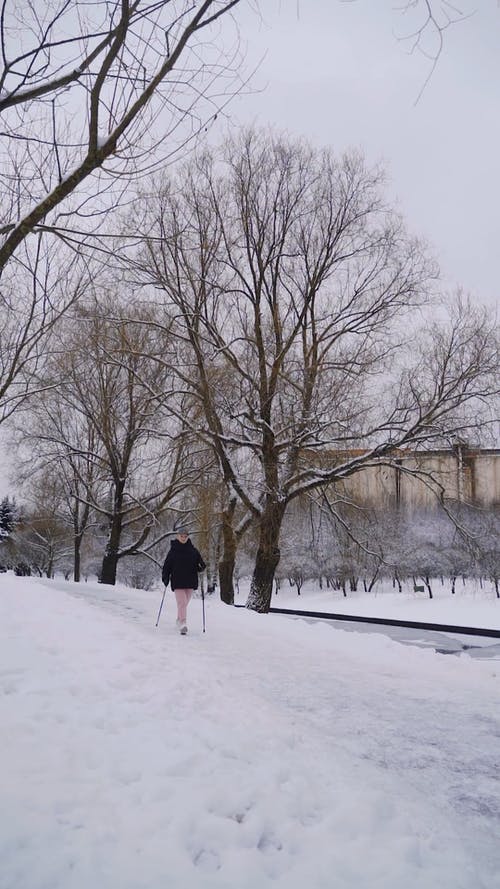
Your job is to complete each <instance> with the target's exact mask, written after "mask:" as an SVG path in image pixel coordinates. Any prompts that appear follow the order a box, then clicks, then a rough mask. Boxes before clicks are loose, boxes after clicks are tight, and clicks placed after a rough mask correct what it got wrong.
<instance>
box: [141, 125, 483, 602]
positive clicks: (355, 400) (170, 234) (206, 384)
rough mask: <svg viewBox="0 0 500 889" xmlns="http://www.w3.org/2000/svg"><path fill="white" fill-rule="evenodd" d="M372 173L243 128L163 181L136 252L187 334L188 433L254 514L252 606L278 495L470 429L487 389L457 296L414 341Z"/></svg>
mask: <svg viewBox="0 0 500 889" xmlns="http://www.w3.org/2000/svg"><path fill="white" fill-rule="evenodd" d="M380 185H381V176H380V173H379V171H375V172H373V171H369V170H367V169H366V168H365V166H364V164H363V161H362V159H361V158H360V157H359V156H357V155H352V154H351V155H347V156H345V157H343V158H341V159H340V160H336V159H335V158H333V157H332V156H331V155H330V154H329V153H327V152H324V153H320V152H315V151H313V150H312V149H311V148H309V147H308V146H307V145H306V144H304V143H296V142H295V143H294V142H290V141H287V140H286V139H283V138H280V137H277V136H272V135H265V134H262V133H256V132H249V133H247V134H245V135H243V136H242V137H241V138H239V139H236V140H230V141H229V142H228V143H227V144H226V146H225V148H224V153H223V155H222V156H221V155H219V156H218V157H217V158H215V157H214V156H210V155H208V154H206V153H205V155H204V156H202V157H201V158H198V159H197V160H196V161H194V162H193V163H191V164H190V165H189V166H188V168H186V169H185V170H183V172H182V176H181V177H179V180H178V181H177V182H176V183H175V185H174V184H172V185H171V186H169V187H167V188H166V189H165V191H164V193H163V194H162V195H161V196H160V199H159V203H158V207H157V211H156V212H157V219H156V227H155V229H154V235H155V238H153V237H151V236H150V237H149V239H146V249H145V251H144V253H143V254H142V256H141V257H139V259H137V261H136V264H137V267H138V269H139V270H140V273H141V275H142V276H143V279H144V280H149V281H152V282H154V284H155V285H156V286H157V287H160V288H162V289H163V291H164V293H165V306H166V310H167V312H168V315H169V318H173V322H172V323H173V327H172V329H173V330H174V331H176V332H177V334H178V336H179V342H181V343H182V349H181V350H180V352H179V359H178V362H177V368H176V370H177V373H178V375H179V378H180V379H181V380H182V383H183V385H184V386H186V387H190V388H191V390H192V391H193V392H194V393H195V394H196V397H197V399H198V401H199V403H200V405H202V407H203V413H204V423H203V428H201V426H200V424H196V423H193V431H197V432H203V433H204V434H205V436H206V437H207V438H209V439H210V441H211V442H212V445H213V447H214V448H215V450H216V453H217V455H218V459H219V462H220V465H221V468H222V471H223V474H224V477H225V478H226V479H227V480H228V482H229V483H230V485H231V488H232V490H233V491H234V492H235V493H236V494H237V496H238V497H239V499H240V501H241V503H242V504H243V505H244V506H245V508H246V509H247V510H248V512H249V513H250V514H251V515H252V516H253V517H254V521H255V523H256V527H257V529H258V550H257V557H256V563H255V569H254V574H253V580H252V587H251V592H250V597H249V601H248V604H249V606H250V607H252V608H255V609H257V610H262V611H265V610H267V609H268V607H269V603H270V597H271V591H272V581H273V576H274V572H275V569H276V566H277V564H278V561H279V556H280V551H279V534H280V528H281V524H282V521H283V516H284V514H285V510H286V508H287V505H288V503H290V502H291V501H292V500H293V499H295V498H296V497H298V496H299V495H300V494H302V493H306V492H308V491H312V490H314V489H316V488H320V487H322V486H324V485H326V484H329V483H331V482H333V481H334V480H336V479H342V478H345V477H347V476H349V475H351V474H353V473H355V472H357V471H358V470H360V469H361V468H362V467H364V466H370V465H374V464H377V463H379V462H380V461H381V460H382V459H383V460H385V461H387V462H388V463H391V461H392V459H393V452H394V449H395V448H397V447H400V446H407V445H408V444H410V443H418V444H419V445H420V446H424V445H426V444H427V445H430V444H432V443H436V442H438V441H443V438H444V437H445V436H446V435H448V434H451V433H452V432H456V431H457V429H460V430H464V429H467V428H471V427H472V426H474V425H476V424H477V422H478V414H477V410H478V402H479V399H481V398H485V399H487V398H488V396H489V395H490V394H491V391H492V386H493V383H492V379H493V377H494V373H495V368H496V367H497V361H498V346H497V343H496V340H495V338H494V335H493V333H492V330H491V328H490V325H489V322H488V319H487V318H486V317H483V315H482V314H481V312H479V311H477V312H474V311H473V310H472V308H471V307H470V306H469V305H467V304H464V303H461V304H460V303H459V304H458V306H457V308H456V311H455V314H454V315H453V317H452V318H451V320H450V322H449V323H448V322H446V323H443V324H438V323H437V321H436V322H435V323H434V324H433V325H429V324H428V322H427V324H426V325H425V324H424V326H426V327H427V332H425V331H424V332H423V333H422V335H421V339H420V340H419V346H418V347H416V337H417V331H416V319H417V317H418V307H422V306H424V305H425V303H426V302H428V300H429V279H430V277H431V276H432V275H433V274H434V269H433V267H432V264H430V263H429V261H428V260H427V259H426V256H425V253H424V251H423V250H422V248H421V246H420V245H419V244H418V243H417V242H415V241H414V240H412V239H411V238H409V237H408V236H407V234H406V233H405V230H404V227H403V225H402V222H401V220H400V219H399V218H398V217H397V216H395V214H394V213H391V212H390V211H389V210H388V209H387V208H386V207H385V206H384V203H383V200H382V198H381V193H380ZM157 239H159V240H157ZM410 321H411V324H410ZM405 325H406V327H405ZM429 327H431V329H430V330H429ZM221 381H223V382H222V383H221ZM195 427H196V429H195ZM335 452H337V453H338V454H339V457H338V459H336V458H335V456H334V455H335ZM322 454H324V460H323V461H322V459H321V455H322Z"/></svg>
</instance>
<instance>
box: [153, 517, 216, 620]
mask: <svg viewBox="0 0 500 889" xmlns="http://www.w3.org/2000/svg"><path fill="white" fill-rule="evenodd" d="M204 568H206V565H205V562H204V561H203V559H202V557H201V555H200V553H199V552H198V550H197V549H196V547H195V546H193V544H192V543H191V540H190V539H189V532H188V529H187V528H186V527H185V526H184V525H181V526H180V527H179V528H177V530H176V538H175V540H172V541H171V542H170V549H169V551H168V554H167V558H166V559H165V561H164V563H163V570H162V573H161V578H162V580H163V583H164V584H165V586H168V583H169V581H170V586H171V587H172V589H173V591H174V594H175V599H176V602H177V622H176V626H177V628H178V629H179V630H180V632H181V635H182V636H185V635H186V633H187V607H188V605H189V601H190V599H191V596H192V595H193V592H194V591H195V590H196V589H198V571H203V570H204Z"/></svg>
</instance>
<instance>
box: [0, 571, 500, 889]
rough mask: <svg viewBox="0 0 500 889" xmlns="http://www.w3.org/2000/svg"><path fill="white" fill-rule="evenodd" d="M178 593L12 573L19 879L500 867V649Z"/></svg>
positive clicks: (360, 885)
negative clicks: (405, 638)
mask: <svg viewBox="0 0 500 889" xmlns="http://www.w3.org/2000/svg"><path fill="white" fill-rule="evenodd" d="M282 598H283V601H284V600H285V598H288V599H289V602H292V601H293V602H294V603H295V602H296V599H297V597H296V596H295V597H292V598H290V597H288V596H287V597H285V596H283V597H282ZM302 598H303V599H304V602H303V604H304V605H305V606H306V607H311V601H312V598H314V595H313V593H312V592H311V593H310V595H309V594H308V596H307V597H306V596H304V597H301V599H302ZM316 598H317V599H318V598H322V597H318V595H316ZM378 598H382V597H378ZM462 599H463V601H464V603H465V597H462ZM388 601H389V600H387V602H388ZM456 601H458V600H456ZM353 602H354V600H348V601H347V602H345V603H344V607H345V610H347V611H348V610H349V608H352V607H353ZM422 602H423V604H424V605H425V607H426V608H427V602H426V601H425V600H422ZM431 604H432V603H431ZM435 604H438V603H437V602H436V603H435ZM453 604H454V605H455V604H456V602H454V603H453ZM469 604H470V603H469ZM158 605H159V597H158V593H146V592H143V591H138V590H127V589H126V588H123V587H116V588H110V587H102V586H101V587H99V586H98V585H97V584H81V585H74V584H70V583H65V582H63V581H54V582H51V581H45V582H44V581H41V580H35V579H33V578H26V579H24V578H15V577H13V576H12V575H2V576H0V628H1V629H0V646H1V647H0V651H1V654H0V693H1V697H2V707H1V712H2V723H1V735H0V765H1V775H2V777H1V783H2V794H1V810H0V887H1V889H94V887H95V889H274V887H279V889H285V887H286V889H304V887H308V889H498V887H499V886H500V876H499V874H500V773H499V768H498V751H499V749H500V713H499V702H500V694H499V692H500V681H499V676H498V675H497V670H498V663H497V662H494V661H493V662H492V661H474V660H472V659H471V658H469V657H468V656H467V655H462V656H460V657H445V656H442V655H438V654H435V653H434V652H431V651H424V650H421V649H418V648H411V647H403V646H401V645H399V644H398V643H396V642H393V641H391V640H390V639H387V638H384V637H383V636H381V635H377V634H373V635H366V634H358V633H348V632H343V631H341V630H337V629H333V628H332V627H330V626H327V625H326V624H324V623H318V624H315V625H311V624H310V623H307V622H306V621H303V620H290V619H289V618H284V617H281V616H279V615H257V614H254V613H251V612H248V611H247V610H245V609H231V608H227V607H225V606H223V605H221V604H220V603H219V602H218V601H216V600H213V599H212V600H211V601H209V602H207V615H206V616H207V632H206V633H205V634H203V633H202V632H201V603H200V602H199V601H194V602H193V603H192V605H191V611H190V621H189V623H190V633H189V635H188V636H187V637H181V636H179V635H178V634H177V633H176V632H175V630H174V626H173V624H174V618H175V614H174V608H173V601H172V595H171V594H169V595H168V596H167V599H166V605H165V608H164V612H163V616H162V620H161V622H160V626H159V627H158V629H155V627H154V623H155V620H156V614H157V609H158ZM339 605H340V600H339V599H338V598H337V599H336V600H335V609H333V608H331V603H329V605H328V609H327V610H339ZM480 605H481V607H482V606H483V605H484V607H485V608H486V606H488V608H489V606H490V605H491V607H492V608H496V609H497V613H498V603H495V602H494V601H493V600H492V599H491V601H490V599H488V598H487V597H485V598H484V601H483V602H482V603H480ZM441 606H442V607H443V609H444V605H442V603H441ZM450 607H451V606H450ZM315 609H316V605H315ZM317 610H319V609H317ZM444 610H445V609H444ZM405 613H407V612H405ZM491 614H493V611H492V612H491ZM420 619H426V618H423V617H422V618H420ZM446 620H447V621H448V622H449V621H450V614H449V613H448V614H447V617H446ZM466 620H467V622H469V620H470V618H469V617H467V618H466ZM454 622H457V621H456V620H454ZM495 626H498V622H497V623H496V624H495Z"/></svg>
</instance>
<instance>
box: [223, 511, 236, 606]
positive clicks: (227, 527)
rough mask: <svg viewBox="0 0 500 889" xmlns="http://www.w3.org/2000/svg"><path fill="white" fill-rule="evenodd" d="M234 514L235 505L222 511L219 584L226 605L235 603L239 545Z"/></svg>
mask: <svg viewBox="0 0 500 889" xmlns="http://www.w3.org/2000/svg"><path fill="white" fill-rule="evenodd" d="M233 516H234V506H233V505H231V506H230V507H229V509H226V510H224V512H223V513H222V558H221V560H220V562H219V584H220V597H221V599H222V601H223V602H225V604H226V605H234V566H235V562H236V549H237V545H236V535H235V533H234V528H233Z"/></svg>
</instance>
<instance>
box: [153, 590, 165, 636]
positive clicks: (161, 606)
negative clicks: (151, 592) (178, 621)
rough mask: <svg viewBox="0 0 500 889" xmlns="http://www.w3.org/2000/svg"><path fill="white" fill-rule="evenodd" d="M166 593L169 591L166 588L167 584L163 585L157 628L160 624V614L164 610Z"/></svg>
mask: <svg viewBox="0 0 500 889" xmlns="http://www.w3.org/2000/svg"><path fill="white" fill-rule="evenodd" d="M166 591H167V588H166V586H165V584H163V596H162V597H161V605H160V610H159V612H158V617H157V619H156V623H155V627H157V626H158V624H159V623H160V614H161V610H162V608H163V600H164V598H165V593H166Z"/></svg>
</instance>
